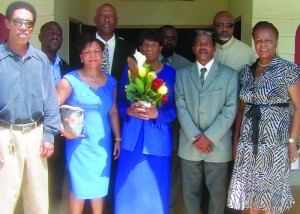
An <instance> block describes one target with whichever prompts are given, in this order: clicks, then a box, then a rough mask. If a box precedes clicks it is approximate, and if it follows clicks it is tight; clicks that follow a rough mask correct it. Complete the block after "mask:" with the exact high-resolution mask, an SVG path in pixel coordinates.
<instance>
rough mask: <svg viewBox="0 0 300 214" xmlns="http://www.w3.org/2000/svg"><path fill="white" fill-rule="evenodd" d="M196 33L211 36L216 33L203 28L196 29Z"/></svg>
mask: <svg viewBox="0 0 300 214" xmlns="http://www.w3.org/2000/svg"><path fill="white" fill-rule="evenodd" d="M196 33H197V34H198V35H200V34H205V35H208V36H211V35H213V34H214V33H213V32H211V31H208V30H201V29H198V30H196Z"/></svg>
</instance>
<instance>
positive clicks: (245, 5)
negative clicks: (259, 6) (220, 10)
mask: <svg viewBox="0 0 300 214" xmlns="http://www.w3.org/2000/svg"><path fill="white" fill-rule="evenodd" d="M228 11H230V12H231V14H232V16H233V17H234V18H235V19H236V18H239V17H240V18H241V23H242V26H241V40H242V41H243V42H245V43H246V44H248V45H249V46H252V38H251V30H252V0H247V1H240V0H229V1H228Z"/></svg>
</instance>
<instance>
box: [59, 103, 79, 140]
mask: <svg viewBox="0 0 300 214" xmlns="http://www.w3.org/2000/svg"><path fill="white" fill-rule="evenodd" d="M60 114H61V121H62V124H63V126H64V128H65V129H66V130H67V131H69V132H71V133H72V134H74V135H75V136H76V137H78V136H80V134H81V133H82V129H83V121H84V110H83V109H82V108H80V107H74V106H69V105H62V106H61V107H60Z"/></svg>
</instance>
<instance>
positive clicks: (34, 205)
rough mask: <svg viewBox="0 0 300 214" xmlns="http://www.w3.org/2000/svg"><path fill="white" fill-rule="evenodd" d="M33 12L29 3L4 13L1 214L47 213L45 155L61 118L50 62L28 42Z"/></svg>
mask: <svg viewBox="0 0 300 214" xmlns="http://www.w3.org/2000/svg"><path fill="white" fill-rule="evenodd" d="M35 21H36V11H35V9H34V7H33V6H32V5H30V4H29V3H27V2H21V1H18V2H13V3H11V4H10V5H9V6H8V7H7V10H6V19H5V25H6V27H7V28H8V30H9V38H8V40H7V41H6V42H4V43H3V44H2V45H0V192H1V194H0V213H13V212H14V208H15V205H16V202H17V199H18V197H19V194H20V193H21V194H22V196H23V208H24V211H26V212H25V213H41V214H46V213H48V176H47V159H46V158H47V157H50V156H51V155H52V153H53V149H54V145H53V142H54V136H55V135H56V134H57V133H58V131H59V129H60V115H59V106H58V103H57V97H56V94H55V88H54V84H53V80H52V75H51V73H50V72H49V62H48V59H47V57H46V55H45V54H44V53H42V52H41V51H38V50H36V49H35V48H33V47H32V46H31V45H30V44H29V42H28V41H29V39H30V37H31V35H32V32H33V30H34V25H35Z"/></svg>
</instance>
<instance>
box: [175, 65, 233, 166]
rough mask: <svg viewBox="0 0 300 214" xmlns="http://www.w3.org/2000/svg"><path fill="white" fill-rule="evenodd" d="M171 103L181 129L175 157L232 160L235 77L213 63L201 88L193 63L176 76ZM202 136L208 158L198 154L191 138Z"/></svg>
mask: <svg viewBox="0 0 300 214" xmlns="http://www.w3.org/2000/svg"><path fill="white" fill-rule="evenodd" d="M175 100H176V106H177V115H178V120H179V122H180V125H181V129H180V138H179V152H178V155H179V156H180V157H181V158H183V159H186V160H191V161H200V160H204V161H207V162H215V163H218V162H227V161H230V160H232V131H231V126H232V124H233V121H234V119H235V116H236V113H237V108H238V73H237V72H236V71H234V70H233V69H232V68H230V67H228V66H226V65H223V64H220V63H218V62H216V61H214V63H213V64H212V67H211V70H210V71H209V73H208V75H207V77H206V79H205V82H204V85H203V86H201V83H200V76H199V71H198V66H197V62H195V63H193V64H192V65H190V66H187V67H185V68H183V69H182V70H179V71H178V72H177V76H176V84H175ZM201 133H203V134H205V136H206V137H208V139H209V140H210V141H211V142H212V143H213V144H211V148H212V152H213V153H212V154H203V153H200V152H199V151H198V150H197V149H196V148H195V147H194V145H193V137H195V136H197V135H199V134H201Z"/></svg>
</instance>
